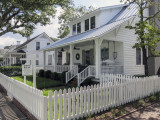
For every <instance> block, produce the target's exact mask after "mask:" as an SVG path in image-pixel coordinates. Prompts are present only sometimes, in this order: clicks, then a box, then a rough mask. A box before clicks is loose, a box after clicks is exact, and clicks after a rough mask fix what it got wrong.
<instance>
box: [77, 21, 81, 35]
mask: <svg viewBox="0 0 160 120" xmlns="http://www.w3.org/2000/svg"><path fill="white" fill-rule="evenodd" d="M79 33H81V22H79V23H77V34H79Z"/></svg>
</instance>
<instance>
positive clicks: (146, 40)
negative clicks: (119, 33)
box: [122, 0, 160, 75]
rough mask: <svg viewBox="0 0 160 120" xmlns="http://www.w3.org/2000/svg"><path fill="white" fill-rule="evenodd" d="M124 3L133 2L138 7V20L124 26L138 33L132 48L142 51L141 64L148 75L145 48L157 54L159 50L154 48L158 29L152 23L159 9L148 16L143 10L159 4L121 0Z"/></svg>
mask: <svg viewBox="0 0 160 120" xmlns="http://www.w3.org/2000/svg"><path fill="white" fill-rule="evenodd" d="M122 2H125V3H129V4H132V3H135V4H137V7H138V8H139V21H138V22H137V23H136V24H135V26H127V27H126V28H129V29H134V30H135V34H137V35H138V39H137V43H136V44H135V45H134V46H133V48H141V49H142V52H143V64H144V66H145V75H148V74H149V72H148V58H149V57H150V56H147V49H148V50H149V51H151V53H152V55H159V54H160V52H159V51H157V50H156V47H157V45H158V44H159V43H160V31H159V29H158V28H156V26H155V24H154V22H153V21H154V18H155V17H158V15H159V14H160V10H159V9H158V11H157V12H156V13H155V14H153V15H150V16H147V17H146V16H145V15H144V11H145V10H146V9H147V8H150V7H152V6H157V8H159V4H157V3H155V2H153V0H122Z"/></svg>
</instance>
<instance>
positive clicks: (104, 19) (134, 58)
mask: <svg viewBox="0 0 160 120" xmlns="http://www.w3.org/2000/svg"><path fill="white" fill-rule="evenodd" d="M144 14H145V15H146V16H148V10H146V11H145V13H144ZM138 20H139V18H138V8H137V5H136V4H131V5H127V4H125V5H124V4H123V5H116V6H109V7H102V8H99V9H97V10H95V11H93V12H91V13H89V14H87V15H84V16H82V17H80V18H78V19H77V20H74V21H72V22H70V23H69V27H70V34H69V35H68V36H67V37H66V38H64V39H61V40H59V41H57V42H55V43H53V44H51V45H49V46H47V47H45V48H44V49H43V50H44V51H45V52H47V51H55V57H54V58H55V63H54V66H53V68H51V67H50V68H49V67H46V68H45V69H50V70H52V71H58V72H60V71H59V69H60V68H61V70H63V71H66V70H67V71H68V72H67V75H68V76H70V77H68V76H66V77H67V78H66V83H67V82H68V81H70V80H71V79H72V78H73V77H74V76H78V84H80V83H82V82H83V81H84V80H85V79H86V78H87V77H89V76H95V77H96V78H99V75H100V74H101V73H116V74H126V75H136V74H144V65H143V63H142V50H141V49H139V48H137V49H133V48H132V47H133V45H134V44H135V43H136V42H137V35H135V31H134V30H130V29H126V28H125V27H126V26H127V25H134V24H135V23H136V22H137V21H138ZM57 64H60V65H57ZM67 65H68V69H67V68H66V67H67ZM75 65H79V66H81V68H85V67H86V68H85V69H84V70H83V71H81V70H79V71H78V72H79V73H78V72H77V71H76V70H75V69H77V68H76V67H75ZM87 66H89V67H87ZM63 71H61V72H63ZM80 71H81V73H80Z"/></svg>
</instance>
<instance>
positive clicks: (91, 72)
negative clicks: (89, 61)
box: [77, 66, 96, 86]
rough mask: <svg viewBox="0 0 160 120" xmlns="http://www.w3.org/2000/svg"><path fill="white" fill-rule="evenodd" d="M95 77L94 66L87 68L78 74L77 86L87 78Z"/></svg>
mask: <svg viewBox="0 0 160 120" xmlns="http://www.w3.org/2000/svg"><path fill="white" fill-rule="evenodd" d="M95 75H96V67H95V66H88V67H87V68H85V69H84V70H83V71H82V72H80V73H79V74H78V75H77V76H78V86H80V84H81V83H82V82H83V81H84V80H85V79H86V78H88V77H91V76H95Z"/></svg>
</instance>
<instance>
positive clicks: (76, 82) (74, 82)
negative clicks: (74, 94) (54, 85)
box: [68, 77, 78, 86]
mask: <svg viewBox="0 0 160 120" xmlns="http://www.w3.org/2000/svg"><path fill="white" fill-rule="evenodd" d="M68 84H69V85H72V86H77V85H78V80H77V77H75V78H73V79H72V80H71V81H70V82H69V83H68Z"/></svg>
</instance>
